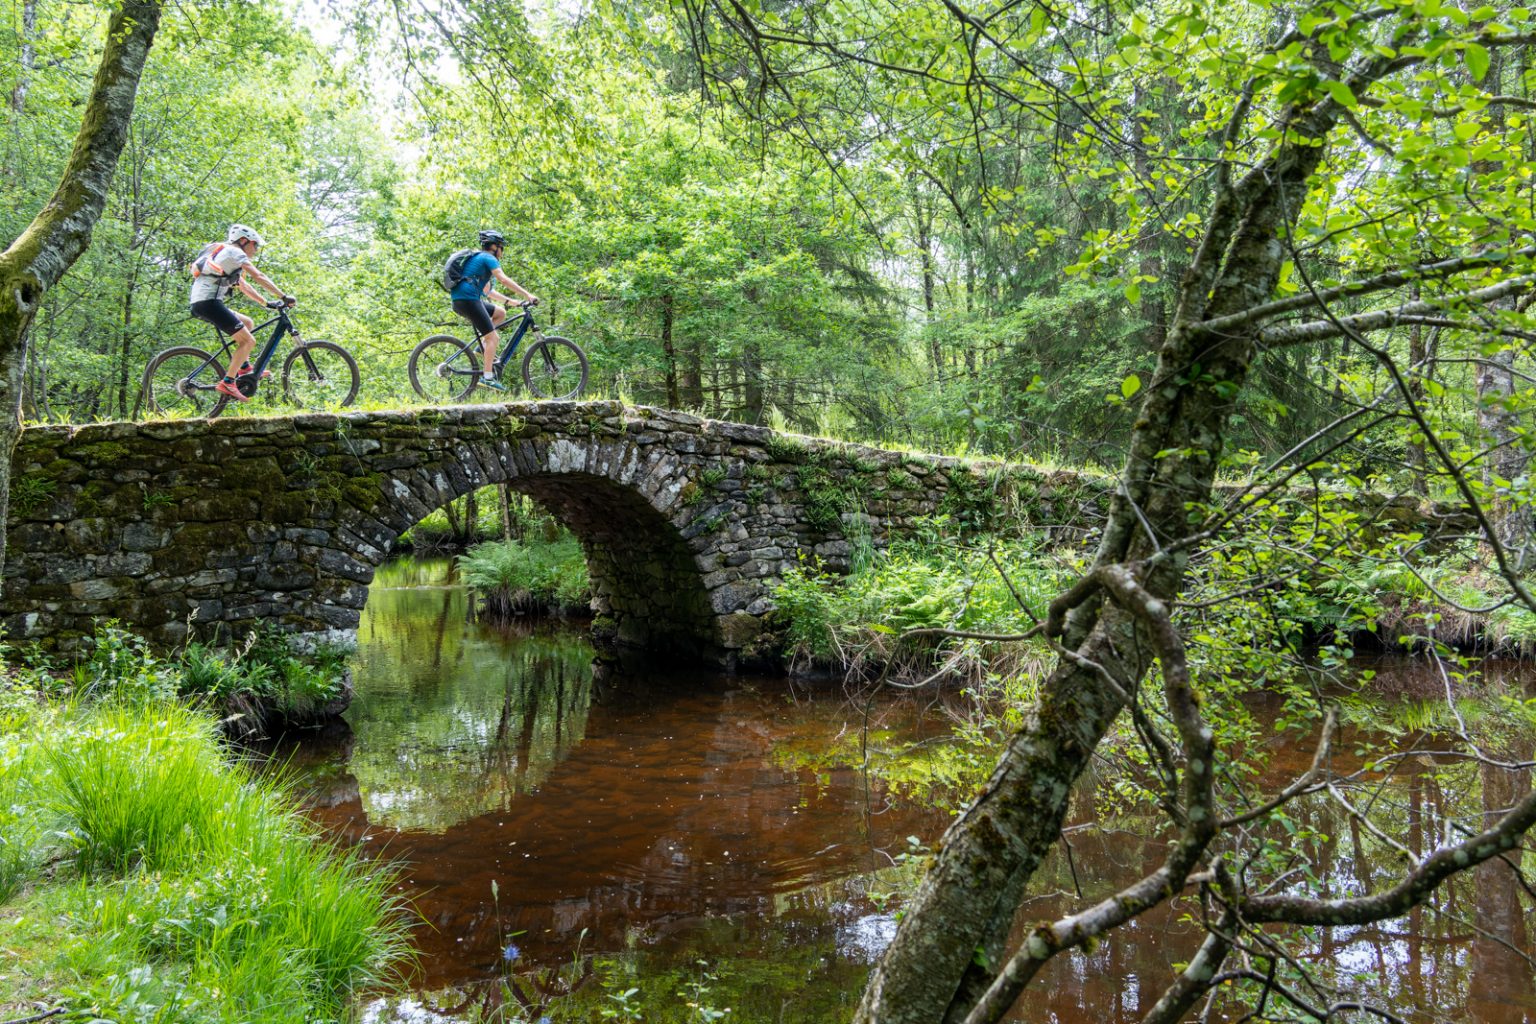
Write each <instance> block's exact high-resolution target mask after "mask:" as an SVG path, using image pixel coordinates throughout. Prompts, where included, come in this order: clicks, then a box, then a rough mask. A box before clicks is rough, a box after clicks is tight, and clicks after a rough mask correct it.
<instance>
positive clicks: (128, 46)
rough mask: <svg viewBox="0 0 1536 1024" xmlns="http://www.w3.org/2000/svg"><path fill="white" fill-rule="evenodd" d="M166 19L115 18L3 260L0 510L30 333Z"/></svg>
mask: <svg viewBox="0 0 1536 1024" xmlns="http://www.w3.org/2000/svg"><path fill="white" fill-rule="evenodd" d="M160 14H161V5H160V2H159V0H149V2H140V0H124V3H123V5H122V6H121V7H120V8H118V10H117V11H116V12H115V13H114V14H113V15H112V18H111V20H110V21H109V22H108V24H107V39H106V47H105V49H104V50H103V52H102V55H101V65H100V66H99V67H98V68H97V69H96V80H95V82H94V83H93V84H92V86H91V95H90V99H89V100H88V101H87V102H86V106H85V116H84V118H83V119H82V121H81V123H80V131H79V133H78V134H77V135H76V136H75V148H74V150H73V152H71V153H70V157H69V163H68V164H67V165H66V166H65V168H64V174H63V176H62V177H61V178H60V180H59V186H58V188H57V190H55V192H54V193H53V197H52V198H51V199H49V200H48V203H47V205H46V206H44V207H43V209H42V210H41V212H39V213H38V215H37V216H36V217H35V218H34V219H33V221H32V223H31V224H30V225H28V226H27V229H26V230H25V231H23V232H22V233H21V237H20V238H17V239H16V240H15V241H14V242H12V243H11V245H10V246H9V247H8V248H7V249H6V250H5V252H3V253H0V509H5V508H9V506H10V494H11V453H12V451H14V450H15V448H16V440H17V438H18V437H19V436H20V434H21V393H22V385H23V379H24V376H25V373H26V366H27V332H28V330H29V329H30V328H31V326H32V320H33V318H34V317H35V316H36V315H37V310H38V307H39V306H40V305H41V304H42V301H43V296H44V294H46V293H47V291H48V289H49V288H52V287H53V286H54V285H55V284H57V283H58V281H59V279H60V278H61V277H63V276H64V273H65V271H67V270H69V268H70V267H71V266H73V265H74V262H75V261H76V260H77V259H79V258H80V254H81V253H83V252H84V251H85V248H86V246H87V245H89V244H90V241H91V229H92V228H94V227H95V225H96V221H97V219H98V218H99V217H100V216H101V212H102V210H103V209H104V208H105V207H106V203H107V190H108V187H109V186H110V185H111V183H112V173H113V171H115V170H116V169H117V159H118V156H119V154H121V153H122V150H123V143H124V141H125V140H126V139H127V136H128V123H129V121H130V119H131V118H132V117H133V105H134V101H135V99H136V98H137V96H138V91H139V77H140V76H141V75H142V74H143V72H144V64H145V61H146V60H147V59H148V57H149V48H150V45H151V44H152V43H153V42H154V38H155V32H156V31H157V30H158V29H159V27H160ZM4 560H5V516H4V515H0V572H3V570H4V568H5V561H4Z"/></svg>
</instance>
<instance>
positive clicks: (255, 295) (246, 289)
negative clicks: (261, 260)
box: [236, 277, 267, 303]
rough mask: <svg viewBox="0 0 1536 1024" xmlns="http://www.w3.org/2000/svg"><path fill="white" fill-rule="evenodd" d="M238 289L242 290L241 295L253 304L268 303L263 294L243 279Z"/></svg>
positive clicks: (238, 284) (237, 285)
mask: <svg viewBox="0 0 1536 1024" xmlns="http://www.w3.org/2000/svg"><path fill="white" fill-rule="evenodd" d="M236 287H238V288H239V289H240V292H241V294H243V295H244V296H245V297H246V298H248V299H250V300H251V301H252V302H260V303H265V302H266V301H267V298H266V296H265V295H262V294H261V292H259V291H257V290H256V289H255V288H252V287H251V283H250V282H249V281H247V280H246V279H245V278H243V277H242V278H241V279H240V280H239V282H238V283H237V284H236Z"/></svg>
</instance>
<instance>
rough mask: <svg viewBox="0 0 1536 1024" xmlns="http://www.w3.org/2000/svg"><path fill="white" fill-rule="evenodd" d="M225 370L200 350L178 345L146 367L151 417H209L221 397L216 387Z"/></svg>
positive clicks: (145, 382)
mask: <svg viewBox="0 0 1536 1024" xmlns="http://www.w3.org/2000/svg"><path fill="white" fill-rule="evenodd" d="M223 379H224V367H223V366H222V365H220V364H219V363H216V362H215V361H214V358H213V356H211V355H209V354H208V353H207V352H204V351H203V350H202V349H200V348H193V347H191V346H190V345H178V346H176V347H175V348H168V349H166V350H165V351H164V352H161V353H159V354H158V355H156V356H155V357H154V358H153V359H151V360H150V361H149V365H148V366H146V367H144V405H145V406H146V407H147V408H148V410H149V413H150V415H152V416H153V415H159V416H207V415H208V414H209V413H210V412H211V411H212V410H213V408H214V407H215V406H216V405H218V402H219V399H220V398H221V397H222V396H221V395H219V393H218V392H216V391H214V390H213V386H214V385H215V384H217V383H218V382H219V381H221V380H223Z"/></svg>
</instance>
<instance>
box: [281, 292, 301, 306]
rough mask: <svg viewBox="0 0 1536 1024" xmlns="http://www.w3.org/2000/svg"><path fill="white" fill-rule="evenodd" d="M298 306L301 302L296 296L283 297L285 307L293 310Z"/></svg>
mask: <svg viewBox="0 0 1536 1024" xmlns="http://www.w3.org/2000/svg"><path fill="white" fill-rule="evenodd" d="M298 304H299V300H298V299H297V298H295V297H294V296H292V295H284V296H283V305H285V306H287V307H288V308H289V309H292V308H293V307H294V306H297V305H298Z"/></svg>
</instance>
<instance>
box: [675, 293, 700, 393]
mask: <svg viewBox="0 0 1536 1024" xmlns="http://www.w3.org/2000/svg"><path fill="white" fill-rule="evenodd" d="M673 316H674V321H675V317H676V303H675V302H674V304H673ZM701 344H702V343H701V342H700V341H699V340H698V339H697V338H694V339H691V340H690V341H689V342H688V344H687V346H686V347H685V348H684V349H683V380H682V386H681V387H680V388H679V389H678V397H679V398H681V399H682V407H683V408H686V409H702V408H704V355H703V353H702V352H700V351H699V349H700V345H701Z"/></svg>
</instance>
